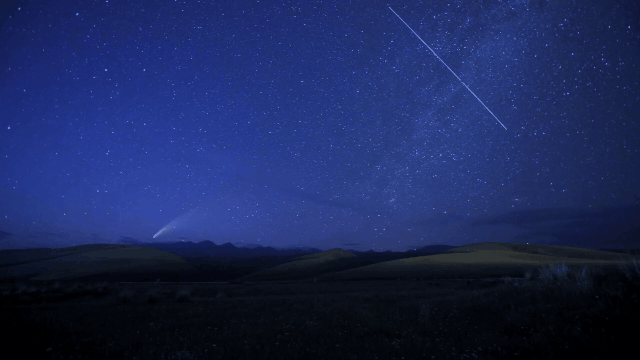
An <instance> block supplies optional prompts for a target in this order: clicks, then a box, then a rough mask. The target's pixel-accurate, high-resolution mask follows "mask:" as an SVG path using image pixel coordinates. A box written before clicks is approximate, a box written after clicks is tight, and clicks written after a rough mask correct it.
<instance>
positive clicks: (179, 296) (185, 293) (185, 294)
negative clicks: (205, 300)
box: [176, 288, 193, 302]
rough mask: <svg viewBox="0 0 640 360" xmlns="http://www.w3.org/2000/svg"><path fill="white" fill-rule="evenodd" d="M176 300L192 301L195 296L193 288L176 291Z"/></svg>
mask: <svg viewBox="0 0 640 360" xmlns="http://www.w3.org/2000/svg"><path fill="white" fill-rule="evenodd" d="M176 301H177V302H191V301H193V298H192V297H191V289H189V288H184V289H180V290H178V292H177V293H176Z"/></svg>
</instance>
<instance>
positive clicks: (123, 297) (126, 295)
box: [117, 289, 133, 304]
mask: <svg viewBox="0 0 640 360" xmlns="http://www.w3.org/2000/svg"><path fill="white" fill-rule="evenodd" d="M117 300H118V302H119V303H122V304H127V303H130V302H132V301H133V291H132V290H130V289H126V290H122V291H121V292H120V293H119V294H118V296H117Z"/></svg>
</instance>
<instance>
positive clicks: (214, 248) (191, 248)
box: [118, 237, 456, 262]
mask: <svg viewBox="0 0 640 360" xmlns="http://www.w3.org/2000/svg"><path fill="white" fill-rule="evenodd" d="M118 243H120V244H125V245H136V246H146V247H153V248H156V249H160V250H163V251H166V252H168V253H171V254H175V255H178V256H183V257H227V258H256V257H263V256H278V257H290V256H301V255H308V254H314V253H319V252H322V250H320V249H317V248H312V247H300V248H287V249H277V248H273V247H271V246H267V247H263V246H259V245H252V246H250V247H238V246H235V245H233V244H231V243H224V244H221V245H216V244H215V243H214V242H212V241H210V240H204V241H201V242H198V243H194V242H192V241H179V242H173V243H161V242H156V243H147V242H142V241H138V240H136V239H133V238H129V237H123V238H121V239H120V240H119V241H118ZM455 247H456V246H449V245H428V246H425V247H422V248H418V249H415V250H410V251H405V252H391V251H385V252H375V251H373V250H369V251H355V250H348V251H351V252H352V253H354V254H355V255H357V256H358V257H359V258H360V259H362V260H363V261H366V262H379V261H389V260H396V259H404V258H408V257H415V256H425V255H433V254H438V253H441V252H444V251H446V250H449V249H451V248H455Z"/></svg>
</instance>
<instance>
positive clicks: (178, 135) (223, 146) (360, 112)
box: [0, 0, 640, 251]
mask: <svg viewBox="0 0 640 360" xmlns="http://www.w3.org/2000/svg"><path fill="white" fill-rule="evenodd" d="M388 6H391V7H392V8H393V10H395V11H396V12H397V13H398V14H399V15H400V16H401V17H402V18H403V19H404V20H405V21H406V22H407V23H408V24H409V25H410V26H411V27H412V28H413V29H414V30H415V31H416V32H417V33H418V34H419V35H420V36H421V37H422V39H424V41H425V42H426V43H427V44H429V46H430V47H431V48H432V49H433V50H434V51H435V52H436V53H437V54H438V55H439V56H440V57H441V58H442V59H443V60H444V61H445V62H446V63H447V65H448V66H449V67H450V68H451V69H452V70H453V71H455V72H456V73H457V75H458V76H459V77H460V78H461V79H462V80H463V81H464V82H465V83H466V84H467V85H468V86H469V88H470V89H472V90H473V91H474V92H475V94H476V95H477V96H478V97H479V98H480V99H482V101H483V102H484V103H485V104H486V106H487V107H488V108H489V109H491V111H492V112H493V113H494V114H495V115H496V116H497V117H498V118H499V119H500V121H501V122H502V123H504V125H505V126H506V127H507V130H505V129H504V128H502V127H501V126H500V124H498V122H497V121H496V120H495V119H494V118H493V117H492V116H491V114H489V112H487V111H486V110H485V109H484V108H483V107H482V105H481V104H480V103H479V102H478V101H477V100H476V99H475V98H474V97H473V95H471V94H470V93H469V92H468V91H467V90H466V89H465V88H464V86H463V85H462V84H461V83H460V82H459V81H458V80H457V79H456V78H455V77H454V76H453V75H452V74H451V73H450V72H449V70H447V68H446V67H445V66H444V65H443V64H442V63H441V62H440V61H438V59H437V58H436V57H435V56H434V55H433V54H432V53H431V52H430V51H429V49H427V48H426V47H425V46H424V45H423V44H422V43H421V42H420V40H418V39H417V38H416V37H415V35H413V34H412V33H411V31H410V30H409V29H407V28H406V27H405V26H404V24H402V22H401V21H400V20H399V19H398V18H397V17H396V16H395V15H394V14H393V13H392V12H391V11H390V10H389V8H388ZM638 6H640V5H638V4H636V3H634V2H633V1H615V2H613V1H597V0H593V1H576V2H572V1H544V0H536V1H534V0H529V1H527V0H519V1H498V0H488V1H449V2H447V1H423V2H417V1H397V2H391V3H388V4H387V3H383V2H374V1H353V2H349V1H277V2H276V1H222V2H218V1H216V2H213V1H180V2H177V1H164V0H162V1H156V0H153V1H149V0H145V1H133V2H132V1H114V0H109V1H106V0H103V1H69V0H64V1H59V0H47V1H44V0H32V1H16V2H13V3H11V2H10V3H9V5H5V6H4V7H3V8H2V19H1V20H2V21H3V25H2V30H1V32H0V70H1V72H0V125H1V126H0V174H1V176H0V230H2V231H4V232H5V233H11V234H13V235H16V236H17V235H19V236H22V238H21V239H27V240H24V246H25V247H28V246H35V245H34V244H35V243H37V242H38V241H40V243H42V242H46V241H48V240H46V239H48V238H47V236H53V237H54V238H56V239H58V240H51V242H50V244H51V245H55V246H59V245H64V244H71V243H74V244H75V243H83V242H91V241H97V240H99V241H105V242H116V241H117V240H118V239H119V238H120V237H122V236H130V237H134V238H137V239H140V240H143V241H147V240H149V241H150V240H151V237H152V236H153V235H154V234H155V233H156V232H158V230H160V229H161V228H162V227H163V226H165V225H167V224H168V223H169V222H171V221H173V220H174V219H176V218H178V217H179V218H178V219H177V220H176V221H174V223H173V225H175V228H174V229H172V231H170V232H166V233H164V234H161V235H160V236H158V238H157V239H155V240H157V241H170V240H175V239H176V238H178V237H186V238H189V239H193V240H194V241H200V240H204V239H209V240H212V241H214V242H216V243H222V242H226V241H231V242H234V243H251V244H258V243H259V244H262V245H271V246H282V247H285V246H294V245H295V246H301V245H302V246H314V247H318V248H321V249H327V248H331V247H336V246H342V247H348V248H354V249H360V250H364V249H371V248H374V249H376V250H381V249H383V250H386V249H391V250H402V251H404V250H407V249H409V248H413V247H416V246H424V245H428V244H451V245H462V244H466V243H470V242H474V241H478V242H480V241H516V240H517V239H520V241H522V239H529V240H527V241H533V242H536V241H537V242H543V243H563V242H567V241H568V240H567V239H565V238H563V236H569V235H566V231H565V232H562V231H560V232H557V231H556V232H553V233H545V232H544V231H541V230H540V227H543V228H544V227H546V226H547V225H548V223H545V222H544V221H543V222H542V223H540V216H542V217H543V218H544V217H545V216H547V217H548V216H549V215H544V214H553V215H551V218H547V220H545V221H552V220H557V218H554V217H557V216H560V217H562V216H565V218H566V219H568V220H567V221H570V219H575V218H576V216H578V217H579V218H580V219H581V220H582V222H580V224H581V225H580V226H582V227H583V226H586V225H585V224H588V223H593V221H592V219H593V218H594V216H595V217H596V218H598V216H597V215H594V214H619V213H622V214H627V213H625V211H627V210H625V209H627V208H626V206H629V205H631V204H633V202H634V196H635V195H640V176H639V175H640V174H639V170H638V169H639V167H638V166H637V164H640V84H639V82H640V41H639V40H640V20H639V19H640V10H639V9H638ZM549 209H556V210H549ZM557 209H562V211H561V212H560V213H558V212H557ZM554 211H555V212H554ZM532 213H534V214H542V215H540V216H538V217H529V215H526V216H525V218H526V219H532V220H531V222H530V223H528V225H527V226H523V225H522V222H521V220H522V216H520V215H518V214H532ZM185 214H187V215H185ZM514 214H515V215H514ZM558 214H561V215H558ZM567 214H571V215H570V216H569V215H567ZM576 214H577V215H576ZM585 214H586V215H585ZM182 215H184V216H182ZM180 216H182V217H180ZM514 216H515V218H517V219H520V220H518V221H512V220H509V219H514ZM622 217H623V218H624V219H627V218H628V217H627V216H626V215H623V216H622ZM534 218H535V219H534ZM613 218H614V220H615V219H617V220H615V221H618V220H620V219H618V218H619V216H618V217H616V216H613ZM501 219H502V220H501ZM505 219H506V220H505ZM585 219H587V220H589V219H591V220H589V221H586V222H585V221H584V220H585ZM607 219H608V218H607ZM624 219H623V220H624ZM614 220H611V221H613V222H609V220H606V221H604V220H603V221H604V223H607V224H609V225H610V227H611V228H620V227H619V226H617V225H615V224H616V223H615V221H614ZM527 221H528V220H527ZM624 221H626V220H624ZM536 224H537V225H539V226H538V227H537V228H536V229H533V227H532V226H534V225H536ZM565 225H566V226H565ZM561 227H563V231H564V230H567V229H568V228H572V227H577V225H576V226H574V224H573V223H563V224H562V225H561ZM561 233H562V234H564V235H558V234H561ZM43 234H44V235H43ZM46 234H48V235H46ZM53 234H57V236H58V237H56V236H54V235H53ZM92 234H93V235H92ZM572 236H574V240H575V233H574V235H572ZM569 237H571V236H569ZM28 239H31V240H28ZM38 239H39V240H38ZM52 239H53V238H52ZM96 239H97V240H96ZM14 241H15V240H14ZM30 241H31V242H30ZM577 242H578V243H580V241H579V240H578V241H577ZM345 243H348V244H357V245H349V246H343V245H342V244H345ZM3 246H4V247H7V246H9V245H7V244H4V245H2V244H0V247H3ZM12 246H15V244H14V245H12Z"/></svg>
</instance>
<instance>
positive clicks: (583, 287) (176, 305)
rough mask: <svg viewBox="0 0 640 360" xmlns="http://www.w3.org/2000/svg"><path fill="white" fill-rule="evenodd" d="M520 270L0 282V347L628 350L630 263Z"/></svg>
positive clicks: (308, 355) (119, 353)
mask: <svg viewBox="0 0 640 360" xmlns="http://www.w3.org/2000/svg"><path fill="white" fill-rule="evenodd" d="M523 275H524V277H523V278H515V277H512V278H506V277H505V278H504V281H502V282H500V281H495V282H488V281H470V282H460V281H458V282H454V281H449V282H447V281H438V282H435V281H384V282H344V283H342V282H335V283H310V284H303V283H300V284H295V283H293V284H268V285H267V284H256V285H253V286H247V285H243V284H235V285H202V286H196V285H193V286H190V287H185V286H184V285H163V284H140V285H137V284H126V285H125V284H102V286H103V287H105V288H106V289H107V291H104V292H100V290H99V289H100V286H98V285H97V284H84V285H82V286H81V285H80V284H72V283H69V284H64V283H59V284H58V285H55V284H42V285H38V284H29V283H21V284H8V285H7V284H5V285H2V290H3V291H2V294H4V295H3V296H2V301H3V302H4V303H3V304H2V305H3V306H2V307H1V309H2V310H0V316H3V319H5V323H6V324H18V323H20V324H23V325H24V329H29V332H28V334H27V333H21V332H20V330H17V331H15V332H13V333H12V334H11V335H10V337H9V338H7V339H6V340H7V343H9V344H11V346H9V347H7V348H6V350H5V351H6V355H7V357H8V358H16V357H19V356H25V357H26V356H27V355H28V356H29V357H32V358H46V357H56V358H62V357H65V358H69V356H71V355H73V356H74V358H78V357H92V355H95V354H96V353H100V354H103V356H102V357H104V358H105V359H120V358H134V357H135V358H138V359H158V358H165V359H169V358H171V359H201V358H206V359H228V358H236V359H266V358H305V359H314V358H319V357H321V358H341V359H342V358H344V359H348V358H356V357H357V358H367V359H376V358H378V359H402V358H404V359H431V358H433V359H460V358H464V359H466V358H469V359H512V358H530V359H555V358H559V359H560V358H568V357H576V358H590V359H593V358H596V357H599V358H605V357H606V358H616V356H617V355H619V356H621V354H624V353H625V351H626V352H628V350H629V349H628V348H625V346H626V345H625V344H633V341H634V337H633V336H634V335H633V333H632V332H629V331H627V330H625V329H628V328H629V324H630V323H635V322H637V321H638V320H639V319H640V316H638V310H637V309H638V304H637V301H638V294H639V293H640V291H639V290H640V271H638V264H637V263H635V262H634V263H633V264H624V263H621V264H620V267H619V269H618V272H616V273H614V272H609V271H603V270H601V269H597V268H589V267H577V268H570V267H567V266H566V264H565V263H563V262H558V263H555V264H551V265H548V266H545V267H541V268H539V269H538V270H537V271H530V272H528V273H525V274H523ZM34 288H35V290H34ZM38 289H40V290H38ZM61 289H67V290H68V293H69V294H77V296H76V297H70V298H68V299H67V300H69V301H74V303H73V306H66V302H65V301H67V300H65V301H62V302H61V303H60V304H59V305H56V304H53V303H50V304H48V305H46V306H41V305H39V303H38V302H37V301H35V300H34V303H33V304H34V305H33V306H24V304H25V303H24V302H22V300H16V301H6V300H7V299H9V298H11V297H13V296H16V299H20V297H22V299H26V298H32V299H37V298H38V297H46V296H49V295H47V294H52V295H51V296H62V294H64V293H65V292H64V291H62V290H61ZM80 294H84V295H80ZM136 294H139V295H140V296H136ZM145 294H146V297H145V296H144V295H145ZM5 295H6V296H5ZM150 299H153V300H150ZM114 300H115V301H114ZM5 305H6V306H5ZM21 328H22V327H21ZM25 331H26V330H25ZM28 339H38V340H37V341H36V342H33V343H29V344H26V341H27V340H28ZM70 339H73V340H72V341H71V340H70ZM238 339H241V340H240V341H239V340H238ZM49 348H51V349H52V350H50V351H49V352H47V349H49ZM24 349H27V350H26V351H27V353H28V354H26V355H25V353H24V352H25V350H24ZM20 351H21V352H20ZM20 354H22V355H20ZM47 354H49V355H51V354H55V356H53V355H51V356H49V355H47ZM616 354H617V355H616ZM18 355H19V356H18ZM619 356H618V357H619Z"/></svg>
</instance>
